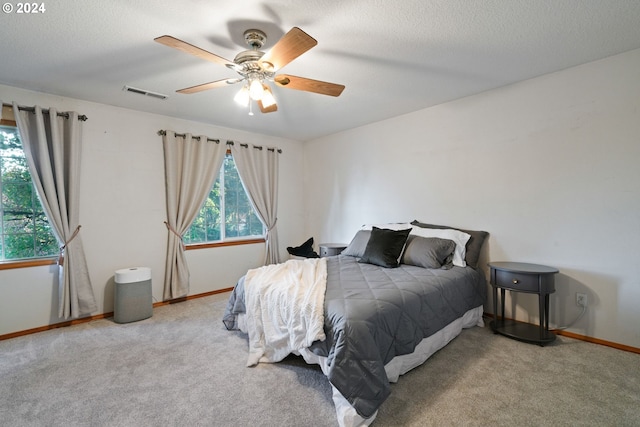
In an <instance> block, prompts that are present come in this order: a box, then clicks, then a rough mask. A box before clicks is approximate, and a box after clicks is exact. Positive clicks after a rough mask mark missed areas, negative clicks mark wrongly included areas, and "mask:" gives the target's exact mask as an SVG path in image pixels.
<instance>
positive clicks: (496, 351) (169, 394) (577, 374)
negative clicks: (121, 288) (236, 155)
mask: <svg viewBox="0 0 640 427" xmlns="http://www.w3.org/2000/svg"><path fill="white" fill-rule="evenodd" d="M227 297H228V294H221V295H214V296H210V297H205V298H199V299H194V300H190V301H187V302H183V303H179V304H173V305H169V306H163V307H158V308H155V309H154V312H153V317H151V318H149V319H146V320H142V321H139V322H134V323H129V324H116V323H114V322H113V321H112V320H111V319H105V320H98V321H94V322H90V323H85V324H81V325H76V326H72V327H68V328H61V329H56V330H52V331H48V332H42V333H39V334H34V335H29V336H25V337H20V338H14V339H11V340H5V341H0V425H2V426H10V427H13V426H16V427H17V426H121V427H128V426H135V427H140V426H314V427H315V426H320V427H322V426H327V427H329V426H331V427H334V426H336V425H337V422H336V418H335V412H334V407H333V402H332V400H331V388H330V386H329V383H328V381H327V379H326V378H325V377H324V375H323V374H322V372H321V371H320V370H319V368H318V367H316V366H309V365H306V364H305V363H304V362H303V361H302V360H301V359H300V358H298V357H294V356H292V357H289V358H287V359H286V360H285V361H283V362H281V363H278V364H273V365H270V364H260V365H259V366H257V367H254V368H247V367H246V366H245V364H246V359H247V349H248V345H247V337H246V336H245V335H244V334H242V333H239V332H229V331H227V330H226V329H225V328H224V326H223V324H222V322H221V318H222V313H223V310H224V307H225V305H226V299H227ZM459 425H464V426H485V425H499V426H507V425H508V426H559V425H567V426H569V425H571V426H575V425H584V426H640V355H637V354H633V353H628V352H624V351H620V350H615V349H612V348H608V347H604V346H600V345H596V344H589V343H585V342H581V341H577V340H573V339H570V338H566V337H558V339H557V340H556V341H555V342H554V343H552V344H550V345H548V346H546V347H539V346H536V345H531V344H526V343H521V342H518V341H514V340H510V339H508V338H505V337H502V336H499V335H494V334H493V333H491V331H490V330H489V328H488V327H487V328H472V329H468V330H465V331H463V332H462V334H461V335H460V336H459V337H457V338H456V339H455V340H453V342H452V343H450V344H449V345H448V346H447V347H446V348H444V349H442V350H441V351H439V352H438V353H436V354H435V355H434V356H433V357H432V358H431V359H429V360H428V361H427V362H426V363H425V364H424V365H423V366H420V367H418V368H416V369H414V370H413V371H411V372H409V373H408V374H407V375H405V376H403V377H401V378H400V380H399V382H398V383H397V384H394V385H393V386H392V394H391V396H390V397H389V399H388V400H387V401H386V402H385V403H384V405H383V406H382V408H381V410H380V412H379V415H378V418H377V420H376V422H375V423H374V426H459Z"/></svg>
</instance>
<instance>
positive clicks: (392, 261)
mask: <svg viewBox="0 0 640 427" xmlns="http://www.w3.org/2000/svg"><path fill="white" fill-rule="evenodd" d="M410 231H411V229H410V228H407V229H406V230H389V229H387V228H378V227H373V228H372V230H371V237H369V241H368V242H367V247H366V248H365V250H364V254H362V258H360V259H359V260H358V262H364V263H367V264H374V265H379V266H380V267H386V268H395V267H397V266H398V261H399V259H400V255H402V250H403V249H404V245H405V243H406V242H407V237H409V232H410Z"/></svg>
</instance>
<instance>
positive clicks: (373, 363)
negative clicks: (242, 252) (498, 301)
mask: <svg viewBox="0 0 640 427" xmlns="http://www.w3.org/2000/svg"><path fill="white" fill-rule="evenodd" d="M327 270H328V272H327V273H328V274H327V291H326V296H325V307H324V312H325V333H326V336H327V339H326V340H325V341H322V342H316V343H314V344H313V345H312V347H311V350H312V351H313V352H314V353H316V354H318V355H320V356H325V357H327V358H328V365H329V372H328V374H327V376H328V378H329V381H330V382H331V384H333V385H334V386H335V387H336V388H337V389H338V390H339V391H340V393H341V394H342V395H343V396H344V397H345V398H346V399H347V400H348V401H349V403H351V405H352V406H353V407H354V409H355V410H356V412H357V413H358V414H359V415H360V416H362V417H364V418H369V417H371V416H372V415H373V414H374V413H375V411H376V410H377V409H378V408H379V407H380V405H381V404H382V402H384V400H385V399H386V398H387V397H388V396H389V394H390V385H389V380H388V379H387V375H386V372H385V369H384V365H385V364H386V363H388V362H389V361H391V359H393V358H394V357H395V356H400V355H403V354H409V353H412V352H413V351H414V349H415V347H416V346H417V345H418V344H419V343H420V341H422V340H423V339H424V338H426V337H429V336H431V335H432V334H434V333H435V332H437V331H439V330H440V329H442V328H443V327H445V326H446V325H448V324H449V323H451V322H452V321H454V320H455V319H457V318H459V317H461V316H462V315H463V314H464V313H465V312H466V311H468V310H470V309H472V308H475V307H478V306H480V305H482V304H483V303H484V300H485V297H486V282H485V278H484V275H483V274H481V273H480V272H478V271H476V270H474V269H473V268H471V267H465V268H462V267H454V268H452V269H450V270H431V269H425V268H421V267H415V266H410V265H405V264H401V265H400V267H398V268H382V267H378V266H375V265H371V264H364V263H359V262H357V260H356V258H354V257H350V256H344V255H339V256H336V257H329V258H328V259H327ZM243 285H244V281H243V279H241V280H240V281H239V282H238V285H236V287H235V288H234V291H233V292H232V295H231V297H230V298H229V302H228V305H227V309H226V312H225V315H224V318H223V322H224V324H225V326H226V327H227V328H228V329H236V328H237V324H236V315H237V314H238V313H243V312H244V311H245V310H244V302H243V299H244V288H243Z"/></svg>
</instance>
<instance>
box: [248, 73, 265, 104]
mask: <svg viewBox="0 0 640 427" xmlns="http://www.w3.org/2000/svg"><path fill="white" fill-rule="evenodd" d="M263 95H264V88H263V87H262V82H260V79H257V78H253V79H251V83H249V96H251V99H253V100H254V101H260V100H261V99H262V96H263Z"/></svg>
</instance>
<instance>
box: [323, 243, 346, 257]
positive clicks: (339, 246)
mask: <svg viewBox="0 0 640 427" xmlns="http://www.w3.org/2000/svg"><path fill="white" fill-rule="evenodd" d="M347 246H348V245H346V244H344V243H320V244H318V247H319V248H320V257H327V256H335V255H340V253H341V252H342V251H344V250H345V248H346V247H347Z"/></svg>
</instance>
